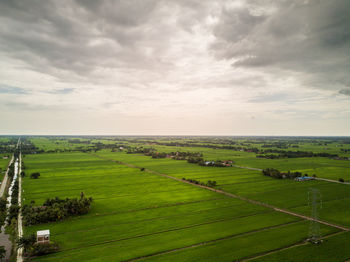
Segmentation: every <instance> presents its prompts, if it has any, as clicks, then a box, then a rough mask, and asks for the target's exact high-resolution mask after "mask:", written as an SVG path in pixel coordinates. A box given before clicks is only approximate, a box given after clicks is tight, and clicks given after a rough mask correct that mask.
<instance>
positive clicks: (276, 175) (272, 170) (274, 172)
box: [262, 168, 316, 179]
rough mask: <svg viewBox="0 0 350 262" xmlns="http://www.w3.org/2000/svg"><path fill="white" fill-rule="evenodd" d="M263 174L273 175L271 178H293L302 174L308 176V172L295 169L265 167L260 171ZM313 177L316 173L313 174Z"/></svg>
mask: <svg viewBox="0 0 350 262" xmlns="http://www.w3.org/2000/svg"><path fill="white" fill-rule="evenodd" d="M262 173H263V175H264V176H269V177H273V178H277V179H285V178H287V179H295V178H297V177H302V176H308V174H304V175H303V174H302V173H301V172H298V171H295V172H290V171H288V172H281V171H279V170H277V169H275V168H267V169H263V171H262ZM313 176H314V177H315V176H316V175H313Z"/></svg>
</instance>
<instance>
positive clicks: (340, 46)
mask: <svg viewBox="0 0 350 262" xmlns="http://www.w3.org/2000/svg"><path fill="white" fill-rule="evenodd" d="M248 3H249V4H247V5H245V6H244V7H240V8H227V7H226V8H223V11H222V13H221V16H220V18H219V21H218V23H217V25H216V26H215V28H214V34H215V36H216V41H215V42H214V43H213V45H212V47H211V48H212V50H213V51H214V53H215V55H216V57H217V58H218V59H234V62H233V66H234V67H242V68H256V69H259V70H265V71H266V72H271V71H272V72H273V73H274V74H276V75H277V74H278V73H280V74H282V73H281V72H278V71H276V69H278V70H284V71H287V72H289V73H290V74H297V75H298V77H299V79H300V80H301V81H302V82H303V83H304V84H305V86H306V87H316V88H326V89H333V90H336V89H339V87H341V86H350V75H349V73H348V68H349V66H350V60H349V54H350V30H349V27H350V16H349V12H350V2H349V1H347V0H334V1H320V0H310V1H249V2H248Z"/></svg>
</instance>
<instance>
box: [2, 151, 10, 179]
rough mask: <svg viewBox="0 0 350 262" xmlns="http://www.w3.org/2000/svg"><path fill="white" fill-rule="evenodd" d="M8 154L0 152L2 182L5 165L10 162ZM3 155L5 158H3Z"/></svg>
mask: <svg viewBox="0 0 350 262" xmlns="http://www.w3.org/2000/svg"><path fill="white" fill-rule="evenodd" d="M8 155H9V154H0V183H1V182H2V179H3V178H4V175H5V172H6V169H7V165H8V163H9V162H10V159H11V156H9V157H8V158H7V156H8ZM4 157H5V158H4Z"/></svg>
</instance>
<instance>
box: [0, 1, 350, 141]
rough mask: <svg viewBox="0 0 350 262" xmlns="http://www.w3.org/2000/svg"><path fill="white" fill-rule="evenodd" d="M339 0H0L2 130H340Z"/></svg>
mask: <svg viewBox="0 0 350 262" xmlns="http://www.w3.org/2000/svg"><path fill="white" fill-rule="evenodd" d="M349 13H350V1H348V0H332V1H329V0H309V1H308V0H303V1H301V0H300V1H299V0H295V1H283V0H276V1H273V0H249V1H248V0H247V1H244V0H232V1H226V0H99V1H95V0H63V1H54V0H46V1H40V0H0V119H1V125H0V134H35V135H60V134H61V135H293V136H294V135H310V136H321V135H324V136H328V135H331V136H343V135H345V136H347V135H350V29H349V28H350V15H349Z"/></svg>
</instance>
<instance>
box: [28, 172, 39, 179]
mask: <svg viewBox="0 0 350 262" xmlns="http://www.w3.org/2000/svg"><path fill="white" fill-rule="evenodd" d="M39 176H40V173H39V172H35V173H32V174H31V175H30V178H33V179H38V178H39Z"/></svg>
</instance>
